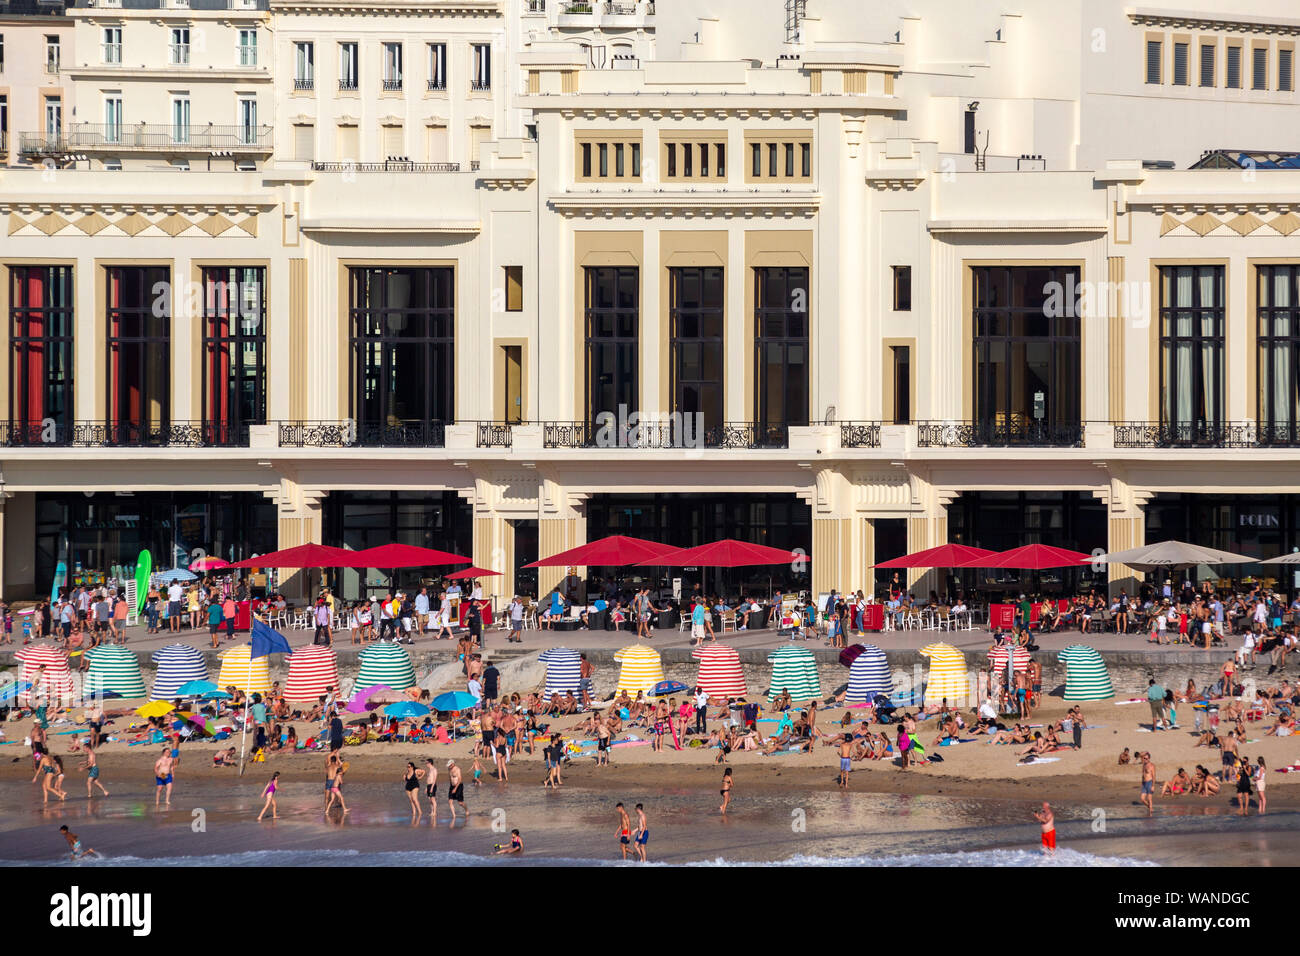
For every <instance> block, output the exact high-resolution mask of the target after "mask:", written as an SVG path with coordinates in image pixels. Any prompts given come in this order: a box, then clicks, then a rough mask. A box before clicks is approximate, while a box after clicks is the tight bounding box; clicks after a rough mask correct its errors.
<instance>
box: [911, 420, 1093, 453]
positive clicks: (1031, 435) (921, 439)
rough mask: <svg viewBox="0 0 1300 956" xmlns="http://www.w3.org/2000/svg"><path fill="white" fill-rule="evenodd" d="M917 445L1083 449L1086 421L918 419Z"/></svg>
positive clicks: (926, 446)
mask: <svg viewBox="0 0 1300 956" xmlns="http://www.w3.org/2000/svg"><path fill="white" fill-rule="evenodd" d="M916 445H917V447H918V448H982V447H983V448H1006V447H1015V446H1030V447H1041V448H1079V447H1082V446H1083V423H1082V422H1069V423H1054V422H1040V421H1035V420H1033V419H1008V420H1005V421H989V422H984V421H976V422H935V421H929V422H917V423H916Z"/></svg>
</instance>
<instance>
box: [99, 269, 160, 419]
mask: <svg viewBox="0 0 1300 956" xmlns="http://www.w3.org/2000/svg"><path fill="white" fill-rule="evenodd" d="M170 279H171V275H170V272H169V270H168V269H166V268H165V267H160V266H112V267H110V268H108V269H106V270H105V281H106V294H105V299H104V301H105V304H106V315H105V319H106V325H107V329H106V333H107V334H106V343H105V344H106V350H107V374H106V375H105V383H106V387H107V398H108V402H107V409H108V425H109V428H110V436H111V437H110V441H112V442H113V443H115V444H139V443H142V442H144V441H146V440H148V438H149V437H150V436H151V435H153V436H154V437H155V438H156V437H158V435H159V434H160V433H161V432H164V431H165V430H166V428H167V424H168V422H169V420H170V410H171V407H170V400H171V395H170V393H171V296H170V294H169V291H168V290H169V289H170V285H171V283H170Z"/></svg>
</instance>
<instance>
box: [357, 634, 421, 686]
mask: <svg viewBox="0 0 1300 956" xmlns="http://www.w3.org/2000/svg"><path fill="white" fill-rule="evenodd" d="M358 656H359V657H360V658H361V672H360V673H359V674H357V686H358V687H369V686H371V685H372V684H387V685H388V686H389V687H391V688H393V689H394V690H406V689H407V688H408V687H414V686H415V666H414V665H413V664H412V663H411V655H410V654H408V653H407V652H406V648H404V647H402V646H401V645H400V644H390V643H389V642H387V641H378V642H376V643H374V644H371V645H370V646H369V647H367V648H366V649H365V650H364V651H362V652H361V653H360V654H359V655H358Z"/></svg>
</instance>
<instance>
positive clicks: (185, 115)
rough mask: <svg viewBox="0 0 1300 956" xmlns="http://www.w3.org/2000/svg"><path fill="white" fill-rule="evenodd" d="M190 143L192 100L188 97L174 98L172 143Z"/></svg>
mask: <svg viewBox="0 0 1300 956" xmlns="http://www.w3.org/2000/svg"><path fill="white" fill-rule="evenodd" d="M189 141H190V98H189V97H188V96H175V97H172V142H173V143H188V142H189Z"/></svg>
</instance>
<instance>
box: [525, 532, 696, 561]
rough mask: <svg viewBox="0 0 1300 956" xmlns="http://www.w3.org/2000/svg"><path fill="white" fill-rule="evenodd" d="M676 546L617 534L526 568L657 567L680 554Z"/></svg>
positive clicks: (544, 559)
mask: <svg viewBox="0 0 1300 956" xmlns="http://www.w3.org/2000/svg"><path fill="white" fill-rule="evenodd" d="M676 550H677V549H676V548H674V547H673V546H672V545H668V544H660V543H659V542H657V541H646V540H644V539H642V538H632V537H629V536H627V535H623V534H613V535H610V536H609V537H607V538H600V539H599V540H597V541H589V542H588V543H587V544H580V545H578V546H577V547H576V548H570V549H569V550H567V551H561V552H560V553H559V554H553V555H551V556H550V557H548V558H542V559H541V560H540V561H534V562H532V563H531V564H525V565H524V567H526V568H561V567H568V566H570V565H572V566H574V567H590V568H613V567H623V566H625V565H631V564H654V563H655V562H654V561H653V560H652V559H653V558H658V557H659V556H661V555H664V554H667V553H668V552H669V551H676Z"/></svg>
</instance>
